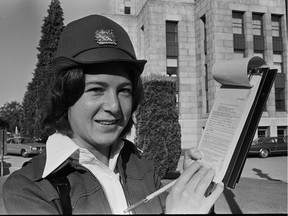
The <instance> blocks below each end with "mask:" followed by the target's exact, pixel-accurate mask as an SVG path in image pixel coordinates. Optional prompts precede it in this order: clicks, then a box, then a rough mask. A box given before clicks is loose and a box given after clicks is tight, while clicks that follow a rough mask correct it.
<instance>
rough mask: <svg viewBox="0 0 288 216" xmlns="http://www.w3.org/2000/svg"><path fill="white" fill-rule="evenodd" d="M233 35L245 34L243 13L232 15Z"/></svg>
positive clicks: (234, 12)
mask: <svg viewBox="0 0 288 216" xmlns="http://www.w3.org/2000/svg"><path fill="white" fill-rule="evenodd" d="M232 26H233V34H244V31H243V13H242V12H236V11H233V13H232Z"/></svg>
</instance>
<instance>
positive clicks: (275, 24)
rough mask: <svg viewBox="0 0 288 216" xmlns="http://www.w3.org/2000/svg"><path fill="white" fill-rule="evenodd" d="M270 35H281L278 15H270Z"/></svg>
mask: <svg viewBox="0 0 288 216" xmlns="http://www.w3.org/2000/svg"><path fill="white" fill-rule="evenodd" d="M272 37H281V23H280V17H279V16H276V15H272Z"/></svg>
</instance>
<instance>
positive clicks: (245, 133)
mask: <svg viewBox="0 0 288 216" xmlns="http://www.w3.org/2000/svg"><path fill="white" fill-rule="evenodd" d="M258 73H259V74H260V75H261V76H262V79H261V82H260V87H259V89H258V92H257V97H256V98H255V100H254V103H253V105H252V108H251V110H250V112H249V115H248V117H247V119H246V122H245V125H244V127H243V130H242V132H241V135H240V137H239V140H238V143H237V146H236V148H235V151H234V153H233V156H232V160H231V161H230V164H229V166H228V169H227V172H226V174H225V176H224V178H223V183H224V184H225V185H226V187H229V188H232V189H234V188H235V185H236V183H238V182H239V179H240V176H241V173H242V171H243V168H244V165H245V162H246V158H247V154H248V152H249V149H250V147H251V144H252V141H253V138H254V135H255V132H256V129H257V127H258V124H259V121H260V119H261V116H262V113H263V111H264V107H265V104H266V102H267V100H268V97H269V94H270V91H271V88H272V86H273V83H274V80H275V78H276V74H277V69H269V68H261V69H259V70H258Z"/></svg>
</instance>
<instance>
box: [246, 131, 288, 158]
mask: <svg viewBox="0 0 288 216" xmlns="http://www.w3.org/2000/svg"><path fill="white" fill-rule="evenodd" d="M281 154H282V155H287V136H286V137H260V138H257V139H256V140H254V141H253V142H252V144H251V147H250V150H249V152H248V155H259V156H260V157H262V158H266V157H268V156H270V155H281Z"/></svg>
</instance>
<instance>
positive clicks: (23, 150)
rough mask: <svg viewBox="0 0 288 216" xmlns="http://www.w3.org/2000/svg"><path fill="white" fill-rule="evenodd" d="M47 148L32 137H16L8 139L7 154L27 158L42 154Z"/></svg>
mask: <svg viewBox="0 0 288 216" xmlns="http://www.w3.org/2000/svg"><path fill="white" fill-rule="evenodd" d="M45 148H46V145H45V143H38V142H36V140H35V139H34V138H32V137H14V138H8V139H7V154H18V155H22V156H23V157H27V156H32V155H37V154H40V153H41V152H42V151H44V150H45Z"/></svg>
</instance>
